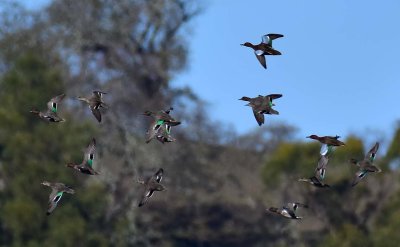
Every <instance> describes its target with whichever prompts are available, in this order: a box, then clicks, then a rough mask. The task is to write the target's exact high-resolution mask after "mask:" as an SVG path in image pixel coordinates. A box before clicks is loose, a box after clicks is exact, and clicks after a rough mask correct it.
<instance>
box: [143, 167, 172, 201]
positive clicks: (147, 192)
mask: <svg viewBox="0 0 400 247" xmlns="http://www.w3.org/2000/svg"><path fill="white" fill-rule="evenodd" d="M163 174H164V169H162V168H160V169H158V170H157V172H156V173H154V175H153V176H151V177H149V178H147V179H146V180H138V181H137V182H138V183H139V184H142V185H144V191H143V193H142V196H141V199H140V201H139V204H138V207H142V206H143V205H145V204H146V203H147V201H148V200H149V198H150V197H151V196H152V195H153V194H154V192H155V191H164V190H166V188H165V187H164V185H162V184H160V182H161V180H162V178H163Z"/></svg>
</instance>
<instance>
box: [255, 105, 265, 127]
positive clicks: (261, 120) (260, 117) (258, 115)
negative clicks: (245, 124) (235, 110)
mask: <svg viewBox="0 0 400 247" xmlns="http://www.w3.org/2000/svg"><path fill="white" fill-rule="evenodd" d="M253 114H254V117H255V118H256V120H257V123H258V125H259V126H261V125H262V124H264V122H265V118H264V114H262V113H260V112H259V111H256V110H254V109H253Z"/></svg>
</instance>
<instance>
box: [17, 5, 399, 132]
mask: <svg viewBox="0 0 400 247" xmlns="http://www.w3.org/2000/svg"><path fill="white" fill-rule="evenodd" d="M21 2H24V3H25V4H26V5H28V7H30V8H34V9H36V8H40V7H41V6H43V5H44V4H45V3H47V2H49V1H48V0H41V1H23V0H21ZM205 6H206V7H205V11H204V13H203V14H201V15H200V16H199V17H197V19H196V20H195V21H194V22H193V23H192V33H191V34H190V37H189V45H190V55H189V58H190V59H189V65H188V68H187V70H186V71H184V72H183V73H181V74H179V75H178V76H176V78H175V79H174V82H173V85H175V86H183V85H188V86H190V87H191V88H192V89H193V90H194V92H196V93H197V94H198V95H199V96H200V97H201V98H202V99H204V100H206V101H207V102H208V103H209V107H208V109H209V113H210V117H212V118H214V119H215V120H219V121H222V122H225V123H226V124H228V125H229V126H232V128H234V129H235V130H236V131H238V132H239V133H246V132H248V131H250V130H252V129H254V128H258V125H257V123H256V121H255V119H254V117H253V115H252V112H251V110H250V108H249V107H245V106H244V104H245V102H243V101H239V100H238V99H239V98H240V97H242V96H250V97H254V96H256V95H258V94H269V93H282V94H283V97H282V98H281V99H278V100H277V101H276V102H275V103H276V107H275V109H276V110H278V111H279V112H280V115H279V116H267V117H266V124H267V125H268V124H271V123H280V122H284V123H288V124H291V125H294V126H297V127H298V128H299V137H301V138H303V137H305V136H306V135H309V134H311V133H316V134H319V135H336V134H338V135H341V136H344V137H345V136H346V135H348V134H350V133H356V134H359V135H360V134H364V135H368V134H370V133H371V135H380V134H382V135H383V134H386V135H390V134H392V132H393V129H394V128H395V126H396V121H397V120H398V119H399V115H400V114H399V113H400V110H399V109H398V107H399V106H400V104H399V103H400V102H399V101H400V100H399V97H398V96H397V95H398V94H399V92H400V82H399V78H400V76H399V73H400V66H399V65H400V63H399V59H400V49H399V45H400V32H399V31H398V30H399V28H398V24H399V23H400V15H399V12H400V1H397V0H386V1H361V0H356V1H348V0H335V1H320V0H312V1H311V0H309V1H298V0H287V1H266V0H241V1H231V0H215V1H211V0H210V1H207V2H206V4H205ZM267 33H281V34H284V35H285V37H284V38H281V39H279V40H276V41H275V42H274V47H275V48H276V49H278V50H279V51H281V52H282V54H283V55H282V56H275V57H270V56H269V57H267V64H268V69H267V70H264V69H263V68H262V67H261V66H260V64H259V63H258V61H257V59H256V58H255V56H254V54H253V51H252V50H251V49H250V48H246V47H242V46H240V44H241V43H244V42H245V41H250V42H252V43H258V42H260V40H261V36H262V35H264V34H267ZM377 133H378V134H377ZM379 133H380V134H379Z"/></svg>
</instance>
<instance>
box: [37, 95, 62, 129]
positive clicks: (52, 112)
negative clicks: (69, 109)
mask: <svg viewBox="0 0 400 247" xmlns="http://www.w3.org/2000/svg"><path fill="white" fill-rule="evenodd" d="M64 97H65V94H60V95H58V96H55V97H54V98H52V99H51V100H50V101H49V102H47V111H45V112H41V111H38V110H35V109H33V110H31V111H30V112H31V113H33V114H35V115H37V116H39V117H40V118H41V119H44V120H46V121H48V122H55V123H58V122H64V121H65V119H63V118H61V117H59V116H58V114H57V111H58V104H59V103H60V102H61V101H62V100H63V99H64Z"/></svg>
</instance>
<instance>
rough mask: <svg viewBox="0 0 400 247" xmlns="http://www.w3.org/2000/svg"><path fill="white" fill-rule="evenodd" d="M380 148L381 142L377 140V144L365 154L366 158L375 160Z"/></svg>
mask: <svg viewBox="0 0 400 247" xmlns="http://www.w3.org/2000/svg"><path fill="white" fill-rule="evenodd" d="M378 149H379V142H376V143H375V145H374V146H373V147H372V148H371V150H369V151H368V153H367V154H366V155H365V159H368V160H370V161H371V162H372V161H374V159H375V156H376V153H377V152H378Z"/></svg>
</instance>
